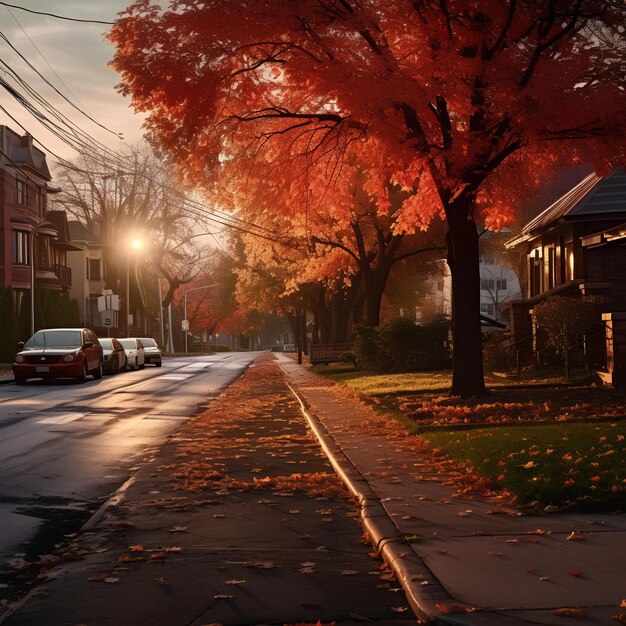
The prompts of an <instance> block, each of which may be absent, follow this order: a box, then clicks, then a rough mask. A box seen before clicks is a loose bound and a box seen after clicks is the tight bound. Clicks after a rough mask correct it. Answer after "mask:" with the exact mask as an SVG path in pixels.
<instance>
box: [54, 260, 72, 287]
mask: <svg viewBox="0 0 626 626" xmlns="http://www.w3.org/2000/svg"><path fill="white" fill-rule="evenodd" d="M54 273H55V274H56V275H57V278H58V279H59V282H60V283H61V285H62V286H63V287H71V286H72V269H71V268H69V267H67V266H66V265H55V266H54Z"/></svg>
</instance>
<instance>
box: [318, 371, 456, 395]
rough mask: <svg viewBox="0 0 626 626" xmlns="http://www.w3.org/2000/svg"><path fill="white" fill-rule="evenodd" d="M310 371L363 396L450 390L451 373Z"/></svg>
mask: <svg viewBox="0 0 626 626" xmlns="http://www.w3.org/2000/svg"><path fill="white" fill-rule="evenodd" d="M313 371H315V372H317V373H318V374H321V375H322V376H325V377H326V378H330V379H331V380H334V381H335V382H338V383H344V384H345V385H347V386H348V387H350V388H351V389H354V391H356V392H357V393H360V394H362V395H364V396H385V395H390V394H393V395H397V394H405V393H406V394H411V393H422V392H427V391H435V392H445V391H447V390H449V389H450V381H451V372H450V370H441V371H436V372H410V373H407V374H378V373H374V372H364V371H362V370H355V369H354V368H353V367H352V366H351V365H315V366H314V367H313Z"/></svg>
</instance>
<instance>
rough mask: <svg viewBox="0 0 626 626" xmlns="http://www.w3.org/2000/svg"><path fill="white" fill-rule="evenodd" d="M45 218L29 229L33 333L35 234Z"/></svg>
mask: <svg viewBox="0 0 626 626" xmlns="http://www.w3.org/2000/svg"><path fill="white" fill-rule="evenodd" d="M45 223H46V220H40V221H39V222H37V223H36V224H35V225H34V226H33V229H32V230H31V231H30V243H29V247H30V250H29V252H30V334H31V336H32V335H34V334H35V235H36V234H37V231H38V230H39V227H40V226H43V225H44V224H45Z"/></svg>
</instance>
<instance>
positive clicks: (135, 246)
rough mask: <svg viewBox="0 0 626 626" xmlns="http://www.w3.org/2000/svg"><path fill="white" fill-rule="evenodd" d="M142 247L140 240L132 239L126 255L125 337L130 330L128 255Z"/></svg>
mask: <svg viewBox="0 0 626 626" xmlns="http://www.w3.org/2000/svg"><path fill="white" fill-rule="evenodd" d="M142 246H143V242H142V241H141V239H133V240H131V242H130V244H129V250H128V254H127V255H126V333H125V334H126V336H127V337H128V332H129V330H130V255H131V252H133V251H134V252H136V251H137V250H140V249H141V247H142Z"/></svg>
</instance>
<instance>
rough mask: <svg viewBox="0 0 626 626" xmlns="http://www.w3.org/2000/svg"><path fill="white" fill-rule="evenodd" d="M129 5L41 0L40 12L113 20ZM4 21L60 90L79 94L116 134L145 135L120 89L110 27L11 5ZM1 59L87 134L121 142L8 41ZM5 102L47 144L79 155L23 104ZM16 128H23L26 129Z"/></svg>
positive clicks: (3, 11)
mask: <svg viewBox="0 0 626 626" xmlns="http://www.w3.org/2000/svg"><path fill="white" fill-rule="evenodd" d="M128 3H129V0H99V1H98V2H88V3H87V2H84V1H79V0H73V1H65V2H58V0H37V2H36V10H37V11H42V12H50V13H55V14H58V15H64V16H70V17H76V18H81V19H97V20H103V21H113V20H115V19H116V16H117V13H119V12H120V11H122V10H124V9H125V8H126V6H127V5H128ZM24 6H33V4H32V3H31V4H30V5H27V4H25V5H24ZM33 8H35V7H33ZM0 20H2V22H3V23H4V26H3V32H4V33H5V35H6V36H7V38H8V39H9V40H10V41H11V43H12V44H13V45H14V46H15V47H16V48H17V49H18V50H19V52H20V53H21V54H22V55H23V56H25V57H26V58H27V59H28V61H29V62H30V63H32V64H33V65H34V66H35V67H36V68H37V69H38V70H39V72H41V73H42V74H43V75H44V76H45V77H46V78H47V79H48V80H49V81H50V82H51V83H52V84H53V85H54V86H55V87H56V88H57V89H59V91H61V92H62V93H63V94H65V95H66V96H67V97H68V98H70V99H72V95H71V94H73V95H74V96H75V97H76V98H77V100H78V101H80V103H81V106H84V107H85V108H86V109H87V110H88V111H89V112H90V113H91V114H92V115H93V116H94V117H95V118H96V119H98V120H99V121H100V122H101V123H103V124H104V125H106V126H107V127H109V128H111V129H112V130H114V131H115V132H122V133H123V134H124V137H125V138H126V139H127V140H129V141H132V142H134V141H138V140H139V139H140V138H141V136H142V133H141V123H142V120H143V116H141V115H135V113H134V112H133V111H132V110H131V109H130V108H129V102H128V100H127V99H125V98H123V97H122V96H121V95H120V94H118V93H117V92H116V90H115V85H116V84H117V82H118V81H119V77H118V75H117V74H116V73H115V72H113V71H112V70H111V69H110V68H109V67H108V63H109V61H110V60H111V59H112V57H113V54H114V49H113V48H112V47H111V46H110V45H109V44H108V43H107V42H106V41H105V39H104V34H105V32H106V30H107V27H106V26H105V25H102V24H83V23H77V22H69V21H65V20H59V19H55V18H52V17H47V16H43V15H33V14H30V13H26V12H24V11H20V10H18V9H11V10H10V12H9V10H8V9H7V8H6V7H0ZM29 38H30V39H29ZM31 40H32V43H31ZM33 44H34V45H33ZM34 46H36V48H35V47H34ZM0 57H1V58H2V59H3V60H4V61H5V62H6V63H8V64H9V65H10V66H11V67H12V68H13V69H14V70H15V71H16V72H17V73H18V74H19V75H20V77H22V78H23V79H24V80H26V81H27V82H28V84H29V85H30V86H31V87H32V88H33V89H35V90H36V91H37V92H38V93H40V94H41V95H42V96H44V97H45V98H46V99H47V100H48V101H49V102H50V103H52V104H53V105H54V107H55V108H57V109H59V111H61V112H62V113H63V114H64V115H66V116H67V117H69V118H70V119H71V120H72V121H74V122H75V123H76V124H78V125H79V126H80V127H81V128H82V129H83V130H84V131H85V132H87V133H88V134H90V135H92V136H93V137H94V138H95V139H97V140H98V141H102V142H103V143H107V144H109V142H111V139H113V142H114V143H115V141H116V140H115V139H114V138H112V136H111V135H110V134H109V133H106V132H105V131H103V130H102V129H99V128H98V127H97V126H96V125H94V124H93V123H91V122H89V121H88V120H87V119H86V118H85V117H84V116H82V115H80V114H79V113H78V112H77V111H75V110H74V109H72V107H71V106H70V105H68V104H67V103H66V102H64V101H63V99H62V98H61V97H60V96H59V95H58V94H56V93H55V92H54V90H52V89H51V88H50V87H48V86H47V85H46V84H45V83H44V82H43V81H42V80H41V78H39V77H38V76H37V75H36V73H34V72H33V71H32V70H31V69H29V68H28V66H27V64H26V63H24V61H22V60H21V59H20V58H19V56H18V55H17V54H15V53H14V52H13V51H11V50H10V49H9V48H8V46H7V45H6V43H4V42H0ZM42 57H43V58H42ZM48 64H49V65H50V66H51V67H52V68H54V72H56V74H57V75H58V77H60V79H61V80H59V78H58V77H57V76H56V75H55V73H54V72H53V71H52V70H51V69H50V67H48ZM61 81H62V82H61ZM66 86H67V87H66ZM68 89H69V91H68ZM70 92H71V94H70ZM5 95H6V94H5ZM6 100H9V98H6V97H4V96H3V104H4V101H6ZM5 106H6V108H7V109H8V110H9V112H10V113H11V115H13V116H14V117H15V118H16V119H18V121H19V122H20V123H21V124H23V125H24V126H25V127H26V129H27V130H28V131H29V132H31V134H33V136H35V138H36V139H39V140H40V141H41V143H43V144H44V145H47V146H50V147H51V148H52V149H54V151H55V152H57V153H59V154H60V155H61V156H62V157H64V158H67V159H72V158H74V157H75V156H76V153H75V152H74V151H73V150H72V149H70V148H68V147H67V146H65V145H64V144H63V143H62V142H60V141H59V140H58V139H56V138H55V137H54V136H52V135H51V134H50V133H49V132H48V131H46V130H45V129H43V127H42V126H41V125H40V124H39V123H38V122H37V121H36V120H35V119H34V118H33V117H32V116H30V115H29V114H28V113H26V112H25V111H24V109H23V108H22V107H21V106H20V105H19V104H18V103H17V102H15V101H14V100H13V101H11V102H10V103H9V104H8V105H5ZM0 123H2V124H7V125H9V126H11V127H14V126H15V122H13V121H12V120H10V119H8V118H6V116H5V115H4V114H3V113H2V112H0ZM15 130H17V131H22V129H20V128H15ZM22 132H23V131H22ZM111 147H114V146H111Z"/></svg>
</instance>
